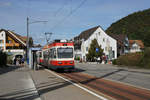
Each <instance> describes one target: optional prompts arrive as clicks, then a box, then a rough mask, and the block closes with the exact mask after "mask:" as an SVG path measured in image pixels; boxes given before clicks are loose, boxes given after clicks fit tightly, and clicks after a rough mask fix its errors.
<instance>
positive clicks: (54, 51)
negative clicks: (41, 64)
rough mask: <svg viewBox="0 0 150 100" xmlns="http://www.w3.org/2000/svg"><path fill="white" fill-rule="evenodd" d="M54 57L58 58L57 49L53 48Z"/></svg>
mask: <svg viewBox="0 0 150 100" xmlns="http://www.w3.org/2000/svg"><path fill="white" fill-rule="evenodd" d="M53 54H54V58H56V49H55V48H54V50H53Z"/></svg>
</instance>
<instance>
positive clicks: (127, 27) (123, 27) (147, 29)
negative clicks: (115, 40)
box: [106, 9, 150, 47]
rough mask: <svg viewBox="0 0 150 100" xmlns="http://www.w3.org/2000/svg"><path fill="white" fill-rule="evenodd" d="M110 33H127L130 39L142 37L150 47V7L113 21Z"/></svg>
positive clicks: (108, 31) (107, 31)
mask: <svg viewBox="0 0 150 100" xmlns="http://www.w3.org/2000/svg"><path fill="white" fill-rule="evenodd" d="M106 33H108V34H111V33H113V34H127V36H128V37H129V39H140V40H142V41H143V42H144V45H145V46H149V47H150V9H147V10H144V11H139V12H135V13H133V14H130V15H128V16H126V17H124V18H122V19H120V20H118V21H117V22H115V23H113V24H112V25H111V26H110V27H109V28H108V29H107V30H106Z"/></svg>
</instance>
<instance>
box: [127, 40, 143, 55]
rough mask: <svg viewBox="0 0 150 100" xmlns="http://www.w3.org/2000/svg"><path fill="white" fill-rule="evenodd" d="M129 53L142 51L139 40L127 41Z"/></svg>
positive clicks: (141, 43) (141, 44)
mask: <svg viewBox="0 0 150 100" xmlns="http://www.w3.org/2000/svg"><path fill="white" fill-rule="evenodd" d="M129 45H130V53H135V52H141V51H143V50H144V44H143V42H142V41H141V40H129Z"/></svg>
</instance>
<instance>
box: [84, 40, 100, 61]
mask: <svg viewBox="0 0 150 100" xmlns="http://www.w3.org/2000/svg"><path fill="white" fill-rule="evenodd" d="M96 48H98V52H96ZM102 54H103V49H102V48H101V46H99V45H98V42H97V40H96V39H94V40H92V43H91V44H90V48H89V50H88V54H87V55H86V56H87V61H94V57H96V58H97V57H101V56H102Z"/></svg>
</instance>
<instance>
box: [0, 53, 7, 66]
mask: <svg viewBox="0 0 150 100" xmlns="http://www.w3.org/2000/svg"><path fill="white" fill-rule="evenodd" d="M6 64H7V54H6V53H4V52H2V51H0V67H3V66H6Z"/></svg>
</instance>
